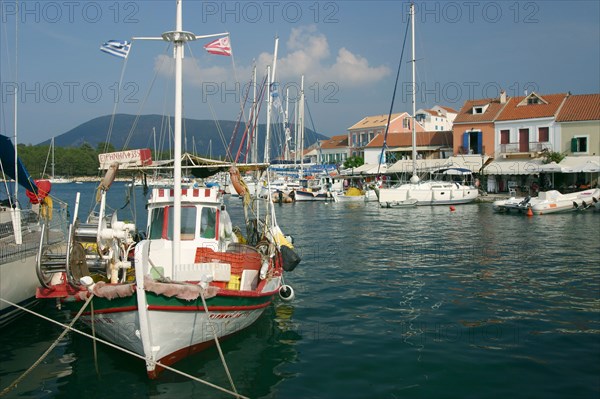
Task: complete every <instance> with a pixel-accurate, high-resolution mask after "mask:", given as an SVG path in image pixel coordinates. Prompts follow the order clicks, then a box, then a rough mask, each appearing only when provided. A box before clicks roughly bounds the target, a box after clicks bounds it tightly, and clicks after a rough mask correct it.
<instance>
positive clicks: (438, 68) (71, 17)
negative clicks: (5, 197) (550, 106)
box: [0, 0, 600, 144]
mask: <svg viewBox="0 0 600 399" xmlns="http://www.w3.org/2000/svg"><path fill="white" fill-rule="evenodd" d="M19 4H20V5H19V8H18V10H17V8H16V7H15V2H14V1H3V0H0V22H1V28H0V49H1V51H0V81H1V82H0V83H1V84H0V95H1V98H0V100H1V102H0V106H1V108H0V118H1V120H0V132H1V133H2V134H4V135H8V136H13V135H14V117H13V115H14V98H15V97H14V91H15V89H14V88H15V86H16V87H18V88H19V99H18V102H17V104H18V106H17V115H18V118H17V132H18V142H19V143H25V144H38V143H41V142H43V141H46V140H48V139H50V138H51V137H53V136H57V135H60V134H62V133H65V132H67V131H68V130H70V129H72V128H74V127H76V126H78V125H79V124H81V123H84V122H86V121H88V120H90V119H92V118H95V117H98V116H102V115H110V114H112V113H113V112H117V113H129V114H166V115H172V114H173V105H172V96H173V95H172V92H173V82H172V79H171V75H172V73H171V72H172V70H173V68H172V64H173V61H172V50H171V49H170V48H169V47H168V44H167V43H166V42H160V41H140V40H135V41H134V42H133V45H132V49H131V52H130V54H129V57H128V58H127V60H126V61H125V60H123V59H121V58H117V57H114V56H111V55H108V54H105V53H103V52H101V51H99V47H100V45H101V44H102V43H103V42H105V41H107V40H110V39H120V40H127V39H130V38H132V37H141V36H160V35H161V34H162V33H163V32H165V31H170V30H173V29H174V26H175V1H174V0H146V1H114V0H112V1H100V0H98V1H76V0H74V1H67V0H64V1H63V0H60V1H52V0H46V1H24V2H21V3H19ZM408 8H409V2H406V1H366V0H349V1H267V0H265V1H262V0H261V1H196V0H185V1H184V2H183V10H184V11H183V19H184V21H183V26H184V30H186V31H191V32H193V33H195V34H196V35H205V34H212V33H221V32H229V33H230V38H231V45H232V50H233V57H226V56H219V55H212V54H208V53H207V52H206V51H205V50H204V49H203V45H204V44H206V43H208V42H210V41H211V40H210V39H203V40H198V41H195V42H190V43H188V47H187V48H186V58H185V61H184V68H185V72H184V76H185V79H186V85H185V88H184V93H185V94H184V95H185V100H184V104H185V106H184V107H185V110H184V115H185V117H188V118H194V119H223V120H237V119H238V116H239V114H240V108H241V103H242V102H243V100H244V97H245V91H246V88H248V87H249V82H250V79H251V74H252V67H253V65H254V64H256V65H257V74H258V76H259V78H258V80H260V81H262V79H263V77H264V76H265V73H266V66H267V65H272V64H273V53H274V46H275V37H278V38H279V46H278V57H277V66H276V80H277V81H278V82H279V85H280V86H279V87H280V88H279V92H280V94H281V95H284V94H285V93H286V89H288V90H289V91H288V93H289V98H290V101H289V103H290V105H289V107H290V114H293V111H292V110H293V109H294V107H295V105H294V104H295V102H297V98H298V92H299V86H300V80H301V76H302V75H304V90H305V96H306V103H307V106H308V112H309V113H310V115H308V116H307V118H306V121H307V122H306V126H307V127H309V128H314V130H316V131H318V132H319V133H322V134H324V135H326V136H333V135H339V134H345V133H346V132H347V129H348V128H349V127H350V126H352V125H353V124H355V123H356V122H358V121H360V120H361V119H362V118H363V117H365V116H369V115H377V114H387V113H388V112H389V111H390V106H391V104H392V97H393V91H394V82H395V78H396V72H397V69H398V64H399V60H400V56H401V52H402V48H403V41H404V38H405V31H406V28H407V24H408V21H409V18H408ZM416 12H417V14H416V17H415V30H416V33H415V43H416V44H415V51H416V59H417V62H416V70H417V79H416V81H417V96H416V100H417V109H419V108H431V107H433V106H434V105H436V104H439V105H443V106H449V107H452V108H454V109H457V110H459V109H460V108H461V106H462V105H463V103H464V101H466V100H468V99H473V98H488V97H496V96H497V95H498V93H499V91H500V90H502V89H503V90H506V92H507V94H508V95H509V96H518V95H523V93H524V92H525V91H527V92H531V91H536V92H537V93H540V94H550V93H563V92H569V91H570V92H571V93H573V94H584V93H599V92H600V22H599V21H600V2H598V1H597V0H593V1H586V0H573V1H568V0H539V1H513V0H510V1H504V0H498V1H466V0H465V1H463V0H461V1H417V2H416ZM15 19H18V24H15ZM409 59H410V36H409V37H408V40H407V42H406V48H405V52H404V57H403V61H402V64H401V69H400V80H399V84H398V89H397V93H396V96H395V98H394V107H393V111H394V112H401V111H407V112H410V111H411V108H412V106H411V99H410V90H409V87H410V81H411V70H410V64H409V63H407V61H408V60H409ZM119 82H121V90H119V89H118V87H119ZM236 82H238V83H237V84H236ZM238 88H239V89H238ZM119 93H120V95H118V94H119ZM236 93H238V94H236ZM250 97H251V93H250ZM246 109H247V107H246ZM265 110H266V107H264V106H263V108H262V111H261V121H262V122H264V121H265V112H264V111H265ZM246 112H247V111H246Z"/></svg>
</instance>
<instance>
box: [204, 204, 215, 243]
mask: <svg viewBox="0 0 600 399" xmlns="http://www.w3.org/2000/svg"><path fill="white" fill-rule="evenodd" d="M216 225H217V210H216V209H215V208H202V215H201V218H200V236H202V237H203V238H215V236H216Z"/></svg>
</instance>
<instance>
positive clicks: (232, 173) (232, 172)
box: [229, 166, 246, 197]
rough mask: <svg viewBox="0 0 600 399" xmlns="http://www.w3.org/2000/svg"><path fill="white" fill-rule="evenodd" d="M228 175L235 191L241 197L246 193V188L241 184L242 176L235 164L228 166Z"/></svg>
mask: <svg viewBox="0 0 600 399" xmlns="http://www.w3.org/2000/svg"><path fill="white" fill-rule="evenodd" d="M229 177H230V178H231V184H232V185H233V188H235V191H237V193H238V195H239V196H240V197H243V196H244V194H246V188H245V187H244V185H243V184H242V176H241V175H240V171H239V170H238V168H236V167H235V166H232V167H231V168H229Z"/></svg>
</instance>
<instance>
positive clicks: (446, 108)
mask: <svg viewBox="0 0 600 399" xmlns="http://www.w3.org/2000/svg"><path fill="white" fill-rule="evenodd" d="M438 107H440V108H443V109H445V110H446V111H448V112H452V113H453V114H458V111H457V110H455V109H454V108H450V107H444V106H443V105H438Z"/></svg>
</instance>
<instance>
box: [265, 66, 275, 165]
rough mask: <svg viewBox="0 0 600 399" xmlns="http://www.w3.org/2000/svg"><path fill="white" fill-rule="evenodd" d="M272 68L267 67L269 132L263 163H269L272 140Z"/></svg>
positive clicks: (267, 133)
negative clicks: (270, 141)
mask: <svg viewBox="0 0 600 399" xmlns="http://www.w3.org/2000/svg"><path fill="white" fill-rule="evenodd" d="M272 102H273V99H272V98H271V66H270V65H267V132H266V133H265V154H264V155H263V162H264V163H269V161H270V159H269V140H271V104H272Z"/></svg>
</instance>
